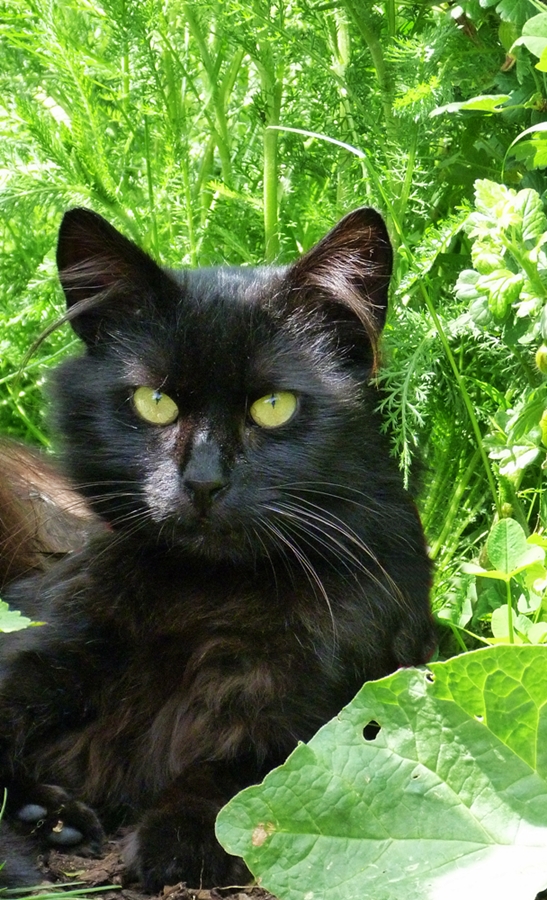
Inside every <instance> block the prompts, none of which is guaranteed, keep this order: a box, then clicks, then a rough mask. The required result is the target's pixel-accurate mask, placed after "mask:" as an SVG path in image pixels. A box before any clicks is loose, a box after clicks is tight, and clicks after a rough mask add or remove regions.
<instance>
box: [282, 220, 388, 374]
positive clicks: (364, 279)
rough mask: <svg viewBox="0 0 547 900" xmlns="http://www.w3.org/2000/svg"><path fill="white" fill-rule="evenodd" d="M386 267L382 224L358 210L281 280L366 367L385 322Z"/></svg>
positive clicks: (386, 295) (386, 240)
mask: <svg viewBox="0 0 547 900" xmlns="http://www.w3.org/2000/svg"><path fill="white" fill-rule="evenodd" d="M392 267H393V251H392V248H391V241H390V239H389V234H388V231H387V228H386V225H385V222H384V220H383V218H382V216H381V215H380V213H378V212H377V211H376V210H375V209H372V208H371V207H368V206H363V207H361V208H360V209H356V210H354V211H353V212H351V213H348V215H347V216H344V218H343V219H342V220H341V221H340V222H338V224H337V225H335V226H334V228H333V229H332V230H331V231H329V233H328V234H327V235H325V237H324V238H322V240H320V241H319V243H318V244H316V245H315V247H312V249H311V250H309V251H308V252H307V253H306V254H305V255H304V256H302V257H301V258H300V259H299V260H298V261H297V262H296V263H295V264H294V265H293V266H291V268H290V269H289V271H288V273H287V274H288V280H289V282H290V287H291V293H293V291H294V294H293V296H294V297H295V299H296V296H299V297H300V300H299V301H298V302H299V303H302V305H306V304H307V305H311V306H313V307H314V308H315V309H317V310H318V311H319V312H320V313H321V315H322V317H323V318H324V320H325V322H327V323H328V324H331V325H332V326H333V327H336V328H337V329H338V332H339V334H340V341H341V343H343V344H345V345H347V346H348V347H350V348H351V349H352V350H353V351H354V354H353V355H354V356H355V357H356V358H357V357H359V356H362V357H363V359H362V361H363V362H367V359H368V358H369V359H370V367H372V366H373V365H374V359H375V356H376V348H377V343H378V339H379V337H380V334H381V331H382V329H383V327H384V324H385V320H386V314H387V306H388V290H389V279H390V277H391V271H392ZM363 341H364V343H363ZM365 358H367V359H365Z"/></svg>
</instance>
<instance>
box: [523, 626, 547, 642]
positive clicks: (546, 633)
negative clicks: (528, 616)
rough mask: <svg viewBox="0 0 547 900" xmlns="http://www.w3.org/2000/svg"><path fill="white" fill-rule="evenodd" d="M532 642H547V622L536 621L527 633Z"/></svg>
mask: <svg viewBox="0 0 547 900" xmlns="http://www.w3.org/2000/svg"><path fill="white" fill-rule="evenodd" d="M526 637H527V638H528V640H529V641H530V643H531V644H546V643H547V622H536V623H535V624H534V625H532V627H531V628H529V629H528V634H527V635H526Z"/></svg>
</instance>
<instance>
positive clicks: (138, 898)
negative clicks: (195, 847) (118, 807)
mask: <svg viewBox="0 0 547 900" xmlns="http://www.w3.org/2000/svg"><path fill="white" fill-rule="evenodd" d="M40 868H41V870H42V872H43V875H44V879H46V880H47V881H48V882H50V883H51V882H54V883H56V884H60V883H62V884H63V885H66V884H67V882H68V883H70V884H74V888H75V889H76V887H81V888H90V887H100V888H101V891H100V892H99V893H98V894H97V900H154V897H152V895H150V894H144V893H143V892H142V890H140V886H139V885H138V884H137V883H132V882H129V881H128V880H127V875H126V872H125V867H124V864H123V861H122V854H121V847H120V844H119V843H118V842H116V841H110V842H109V843H108V844H107V846H106V848H105V854H104V855H103V856H102V857H101V858H100V859H90V858H89V857H84V856H77V855H75V854H74V853H71V854H67V853H59V852H58V851H57V850H51V851H49V852H48V854H47V856H44V857H43V858H42V860H41V862H40ZM109 885H113V886H115V887H114V888H113V890H111V891H109V890H108V889H107V888H108V886H109ZM91 896H93V895H91ZM155 897H156V898H161V900H167V898H168V900H276V898H275V897H274V896H273V894H269V893H268V891H265V890H263V889H262V888H260V887H257V886H254V887H252V886H245V885H231V886H229V887H222V888H211V889H210V890H206V889H205V888H200V887H189V886H187V885H186V884H184V883H180V884H174V885H169V886H167V887H164V889H163V891H162V892H161V894H157V895H155Z"/></svg>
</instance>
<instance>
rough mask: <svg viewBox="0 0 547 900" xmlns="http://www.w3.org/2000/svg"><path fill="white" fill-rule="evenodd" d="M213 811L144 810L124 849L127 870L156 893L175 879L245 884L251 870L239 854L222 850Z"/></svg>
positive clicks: (200, 884) (193, 884) (192, 883)
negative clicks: (169, 813)
mask: <svg viewBox="0 0 547 900" xmlns="http://www.w3.org/2000/svg"><path fill="white" fill-rule="evenodd" d="M217 811H218V809H217V807H216V806H215V808H214V812H213V811H212V810H211V811H209V812H210V813H212V814H205V815H203V812H204V810H200V814H198V815H191V814H190V813H189V812H185V813H182V814H181V813H177V814H174V815H166V813H165V811H157V810H152V811H151V812H149V813H147V814H146V816H145V817H144V819H143V821H142V823H141V825H140V826H139V828H138V829H137V830H136V831H135V832H134V833H133V834H131V835H130V836H129V838H128V839H127V843H126V849H125V860H126V863H127V866H128V869H129V872H130V873H131V874H132V875H134V876H136V877H137V878H138V879H139V881H140V882H141V883H142V885H143V888H144V890H145V891H147V892H149V893H158V892H159V891H161V890H162V888H163V887H164V886H165V885H173V884H178V883H179V882H185V883H186V884H187V885H188V886H189V887H195V888H200V887H204V888H207V887H209V888H210V887H222V886H227V885H234V884H248V882H249V880H250V877H251V876H250V873H249V870H248V869H247V867H246V865H245V863H244V862H243V860H242V859H239V858H238V857H235V856H230V855H229V854H228V853H226V852H225V851H224V850H223V849H222V847H221V846H220V844H219V843H218V841H217V839H216V837H215V834H214V820H215V816H216V813H217ZM206 812H207V811H206Z"/></svg>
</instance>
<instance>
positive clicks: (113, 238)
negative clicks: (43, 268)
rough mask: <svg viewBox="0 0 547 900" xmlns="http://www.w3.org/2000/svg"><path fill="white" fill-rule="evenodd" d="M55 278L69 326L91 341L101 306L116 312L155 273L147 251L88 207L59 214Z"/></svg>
mask: <svg viewBox="0 0 547 900" xmlns="http://www.w3.org/2000/svg"><path fill="white" fill-rule="evenodd" d="M57 267H58V269H59V279H60V281H61V285H62V287H63V290H64V292H65V296H66V302H67V314H66V316H65V319H67V320H69V321H70V322H71V324H72V327H73V328H74V331H75V332H76V333H77V334H78V335H79V336H80V337H82V338H83V339H84V340H85V341H86V342H87V343H88V344H91V343H94V342H95V340H96V338H97V335H98V331H99V329H100V322H101V320H102V319H103V317H104V315H105V310H106V308H107V307H108V308H109V309H114V307H115V306H116V307H119V310H118V315H119V314H121V313H122V310H123V308H126V307H127V302H128V300H130V298H131V297H133V298H134V297H135V294H138V293H141V294H142V291H143V289H144V290H146V288H147V286H148V287H151V286H152V285H154V284H155V283H156V282H157V280H158V277H159V276H160V274H161V270H160V268H159V266H158V265H156V263H155V262H154V261H153V260H152V259H151V258H150V257H149V256H147V254H146V253H145V252H144V251H143V250H141V249H140V248H139V247H137V245H136V244H134V243H133V241H130V240H128V238H126V237H124V236H123V235H122V234H120V232H119V231H117V230H116V229H115V228H114V227H113V226H112V225H110V223H109V222H107V221H106V219H103V217H102V216H100V215H99V214H98V213H95V212H92V210H90V209H84V208H81V207H76V208H75V209H71V210H69V211H68V212H67V213H65V215H64V217H63V220H62V222H61V227H60V230H59V239H58V244H57Z"/></svg>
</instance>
